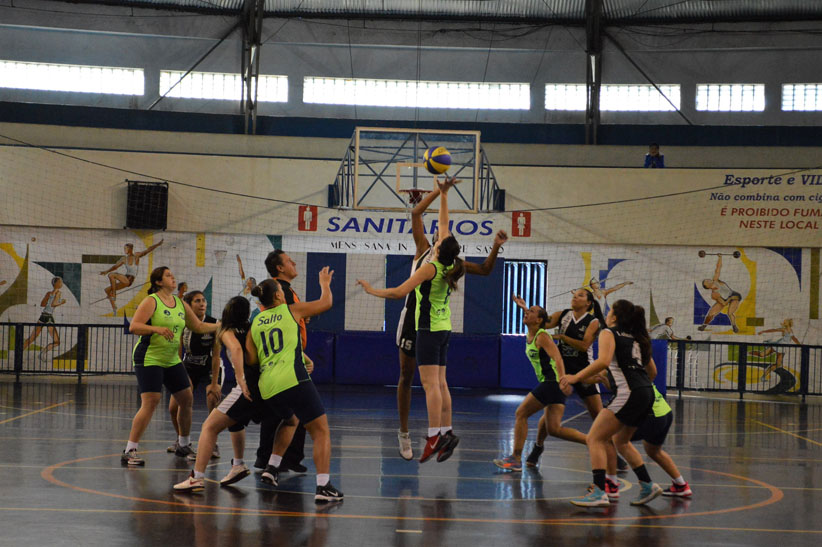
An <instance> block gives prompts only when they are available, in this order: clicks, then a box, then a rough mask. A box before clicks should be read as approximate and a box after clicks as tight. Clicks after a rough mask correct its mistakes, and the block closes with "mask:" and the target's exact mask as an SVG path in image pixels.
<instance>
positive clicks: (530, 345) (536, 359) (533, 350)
mask: <svg viewBox="0 0 822 547" xmlns="http://www.w3.org/2000/svg"><path fill="white" fill-rule="evenodd" d="M543 332H544V333H545V334H546V336H550V335H549V334H548V331H547V330H545V329H539V330H538V331H537V333H536V334H535V335H534V338H533V339H532V340H531V341H530V342H529V341H528V335H526V336H525V355H526V356H527V357H528V360H529V361H531V366H532V367H534V372H536V373H537V380H539V381H540V382H557V381H558V375H557V364H556V362H554V360H553V359H551V358H550V357H549V356H548V353H546V352H545V350H544V349H542V348H540V347H538V346H537V338H539V335H540V334H542V333H543Z"/></svg>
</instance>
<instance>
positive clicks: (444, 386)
mask: <svg viewBox="0 0 822 547" xmlns="http://www.w3.org/2000/svg"><path fill="white" fill-rule="evenodd" d="M456 183H457V180H456V179H453V178H451V179H449V178H446V179H445V182H438V185H439V189H440V210H439V220H438V224H437V229H438V230H439V239H438V240H437V243H436V244H435V245H434V249H433V251H432V252H433V256H434V258H433V260H432V261H431V262H429V263H427V264H423V265H422V266H420V267H419V268H418V269H417V271H416V272H414V273H413V274H412V275H411V277H409V278H408V279H407V280H406V281H405V282H403V283H402V284H401V285H400V286H398V287H394V288H391V289H387V288H386V289H375V288H374V287H372V286H371V284H370V283H368V281H366V280H364V279H358V280H357V284H358V285H361V286H362V287H363V289H365V292H367V293H368V294H371V295H374V296H379V297H380V298H403V297H405V295H407V294H408V293H410V292H411V291H412V290H413V291H416V312H415V319H416V328H417V343H416V346H417V348H416V349H417V356H416V357H417V365H418V368H419V372H420V381H421V382H422V387H423V390H425V403H426V407H427V409H428V435H427V436H426V444H425V448H424V449H423V453H422V457H421V458H420V462H425V461H427V460H428V459H429V458H430V457H431V456H433V455H434V454H435V453H436V454H437V461H438V462H442V461H445V460H447V459H448V458H449V457H450V456H451V454H453V452H454V448H456V447H457V444H458V443H459V437H457V436H456V435H454V432H453V430H452V427H451V393H450V392H449V391H448V382H447V381H446V379H445V367H446V364H447V355H448V341H449V339H450V336H451V308H450V305H449V297H450V295H451V292H452V291H454V290H456V288H457V282H458V281H459V280H460V278H461V277H462V276H463V275H464V274H465V265H464V264H463V261H462V259H461V258H459V257H458V255H459V253H460V245H459V243H458V242H457V240H456V238H455V237H454V236H453V235H451V232H450V230H449V229H448V190H449V189H450V188H451V187H452V186H453V185H454V184H456Z"/></svg>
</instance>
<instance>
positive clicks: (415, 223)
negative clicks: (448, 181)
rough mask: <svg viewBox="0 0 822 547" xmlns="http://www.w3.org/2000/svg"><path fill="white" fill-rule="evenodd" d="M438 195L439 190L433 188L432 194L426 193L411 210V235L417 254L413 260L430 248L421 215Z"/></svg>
mask: <svg viewBox="0 0 822 547" xmlns="http://www.w3.org/2000/svg"><path fill="white" fill-rule="evenodd" d="M439 195H440V189H439V188H438V187H437V188H434V191H433V192H428V193H427V194H426V195H425V197H424V198H422V199H421V200H420V202H419V203H417V204H416V205H415V206H414V208H413V209H412V210H411V234H412V235H413V236H414V244H415V245H416V246H417V253H416V255H415V256H414V258H415V259H416V258H419V257H420V256H422V253H424V252H425V251H427V250H428V248H429V247H431V244H430V243H429V242H428V239H427V238H426V237H425V227H424V226H423V224H422V215H423V213H425V211H426V210H427V209H428V207H430V206H431V203H432V202H433V201H434V200H435V199H437V197H439Z"/></svg>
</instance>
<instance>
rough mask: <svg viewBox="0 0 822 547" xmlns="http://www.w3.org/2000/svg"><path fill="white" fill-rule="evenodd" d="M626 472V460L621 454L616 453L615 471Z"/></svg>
mask: <svg viewBox="0 0 822 547" xmlns="http://www.w3.org/2000/svg"><path fill="white" fill-rule="evenodd" d="M627 472H628V462H626V461H625V460H624V459H623V458H622V456H620V455H619V454H617V473H620V474H622V473H627Z"/></svg>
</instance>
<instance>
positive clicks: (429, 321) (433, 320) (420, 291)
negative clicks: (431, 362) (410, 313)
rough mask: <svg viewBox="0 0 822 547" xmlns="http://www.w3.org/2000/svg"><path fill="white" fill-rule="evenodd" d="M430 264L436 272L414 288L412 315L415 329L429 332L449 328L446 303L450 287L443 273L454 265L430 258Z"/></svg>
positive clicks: (449, 320) (449, 309)
mask: <svg viewBox="0 0 822 547" xmlns="http://www.w3.org/2000/svg"><path fill="white" fill-rule="evenodd" d="M430 264H431V265H432V266H434V268H436V271H437V272H436V274H434V277H432V278H431V279H429V280H428V281H424V282H423V283H421V284H419V285H418V286H417V288H416V289H414V291H415V292H416V296H417V308H416V311H415V316H414V319H415V321H416V326H417V330H420V329H422V330H430V331H431V332H437V331H445V330H451V307H450V306H449V304H448V300H449V298H450V296H451V287H449V286H448V281H447V280H446V279H445V275H446V274H447V273H448V272H450V271H451V270H452V269H453V268H454V266H453V265H451V266H443V265H442V264H441V263H439V262H437V261H436V260H432V261H431V262H430Z"/></svg>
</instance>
